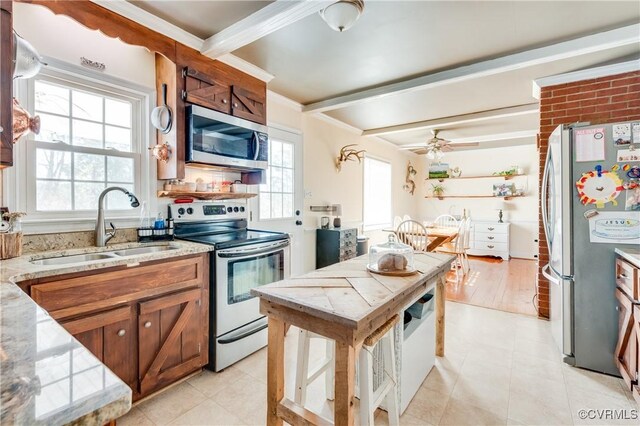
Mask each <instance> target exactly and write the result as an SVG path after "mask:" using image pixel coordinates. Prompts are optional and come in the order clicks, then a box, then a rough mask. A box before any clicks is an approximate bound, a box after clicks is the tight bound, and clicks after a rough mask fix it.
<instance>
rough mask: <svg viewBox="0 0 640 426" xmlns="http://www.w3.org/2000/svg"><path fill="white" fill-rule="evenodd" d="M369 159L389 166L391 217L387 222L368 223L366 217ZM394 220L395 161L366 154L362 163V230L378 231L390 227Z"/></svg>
mask: <svg viewBox="0 0 640 426" xmlns="http://www.w3.org/2000/svg"><path fill="white" fill-rule="evenodd" d="M367 160H373V161H378V162H380V163H384V164H387V165H388V166H389V217H388V220H389V221H388V222H386V223H376V224H367V223H366V221H365V219H366V216H365V212H366V210H367V205H366V199H367V197H366V186H367V173H366V169H367V167H366V162H367ZM392 221H393V163H392V162H391V161H389V160H387V159H385V158H380V157H376V156H374V155H370V154H365V156H364V160H363V164H362V230H363V231H365V232H366V231H378V230H381V229H385V228H390V227H391V225H392Z"/></svg>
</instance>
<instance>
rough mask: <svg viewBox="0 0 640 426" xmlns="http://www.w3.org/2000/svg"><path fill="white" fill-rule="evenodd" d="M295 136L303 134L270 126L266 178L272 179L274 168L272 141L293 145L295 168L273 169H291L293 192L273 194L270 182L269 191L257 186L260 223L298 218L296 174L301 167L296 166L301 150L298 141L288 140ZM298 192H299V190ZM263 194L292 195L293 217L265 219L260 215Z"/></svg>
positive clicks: (257, 212)
mask: <svg viewBox="0 0 640 426" xmlns="http://www.w3.org/2000/svg"><path fill="white" fill-rule="evenodd" d="M282 132H286V133H289V135H287V134H283V133H282ZM274 135H275V136H274ZM293 135H295V136H300V135H301V134H300V133H293V132H289V131H287V130H281V129H278V128H277V127H272V126H270V127H269V164H268V166H267V167H268V169H267V170H266V171H265V176H267V177H268V178H269V179H271V173H270V172H271V167H272V165H271V155H272V150H271V141H272V140H276V141H278V142H280V143H283V144H290V145H292V146H293V167H284V166H282V165H280V166H273V167H278V168H280V169H282V170H284V169H289V170H291V171H292V179H293V192H291V193H289V192H284V191H278V192H273V191H271V182H269V191H263V190H262V189H261V188H260V186H261V185H257V189H258V191H257V192H258V196H257V197H256V199H257V200H256V204H257V206H256V207H257V209H256V216H257V220H258V221H261V222H269V221H281V220H284V221H286V220H292V219H295V218H296V217H297V215H296V213H295V212H296V189H298V188H296V174H297V173H300V171H299V170H297V168H298V167H300V166H298V165H297V164H296V156H297V155H298V154H297V152H296V151H297V150H298V149H299V147H298V146H297V145H298V144H297V143H296V141H293V140H288V139H287V137H292V136H293ZM295 136H294V137H295ZM283 188H284V181H283ZM298 190H299V189H298ZM262 193H269V194H274V193H275V194H281V195H284V194H291V197H292V206H291V207H292V210H291V216H281V217H268V218H264V217H262V216H261V214H260V208H261V205H260V204H261V203H260V199H261V197H260V195H261V194H262Z"/></svg>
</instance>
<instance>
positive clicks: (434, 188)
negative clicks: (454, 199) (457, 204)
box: [431, 183, 444, 197]
mask: <svg viewBox="0 0 640 426" xmlns="http://www.w3.org/2000/svg"><path fill="white" fill-rule="evenodd" d="M431 192H432V193H433V196H434V197H442V195H443V194H444V186H443V185H441V184H439V183H432V184H431Z"/></svg>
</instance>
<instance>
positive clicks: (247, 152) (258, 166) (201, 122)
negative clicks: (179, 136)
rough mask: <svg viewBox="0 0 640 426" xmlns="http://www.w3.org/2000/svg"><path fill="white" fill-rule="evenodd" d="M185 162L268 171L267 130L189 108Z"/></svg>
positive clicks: (228, 116)
mask: <svg viewBox="0 0 640 426" xmlns="http://www.w3.org/2000/svg"><path fill="white" fill-rule="evenodd" d="M186 145H187V146H186V153H185V161H186V162H187V163H191V164H193V165H204V166H215V167H225V168H231V169H237V170H266V169H267V165H268V160H269V137H268V135H267V127H266V126H263V125H260V124H257V123H253V122H251V121H248V120H244V119H242V118H238V117H233V116H231V115H227V114H223V113H220V112H218V111H213V110H211V109H208V108H203V107H200V106H197V105H190V106H188V107H187V135H186Z"/></svg>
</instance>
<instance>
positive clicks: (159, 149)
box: [149, 142, 171, 163]
mask: <svg viewBox="0 0 640 426" xmlns="http://www.w3.org/2000/svg"><path fill="white" fill-rule="evenodd" d="M149 151H151V155H153V156H154V157H155V158H156V160H158V161H162V162H163V163H166V162H167V161H169V158H170V157H171V145H169V142H165V143H163V144H158V145H156V146H154V147H153V148H149Z"/></svg>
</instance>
